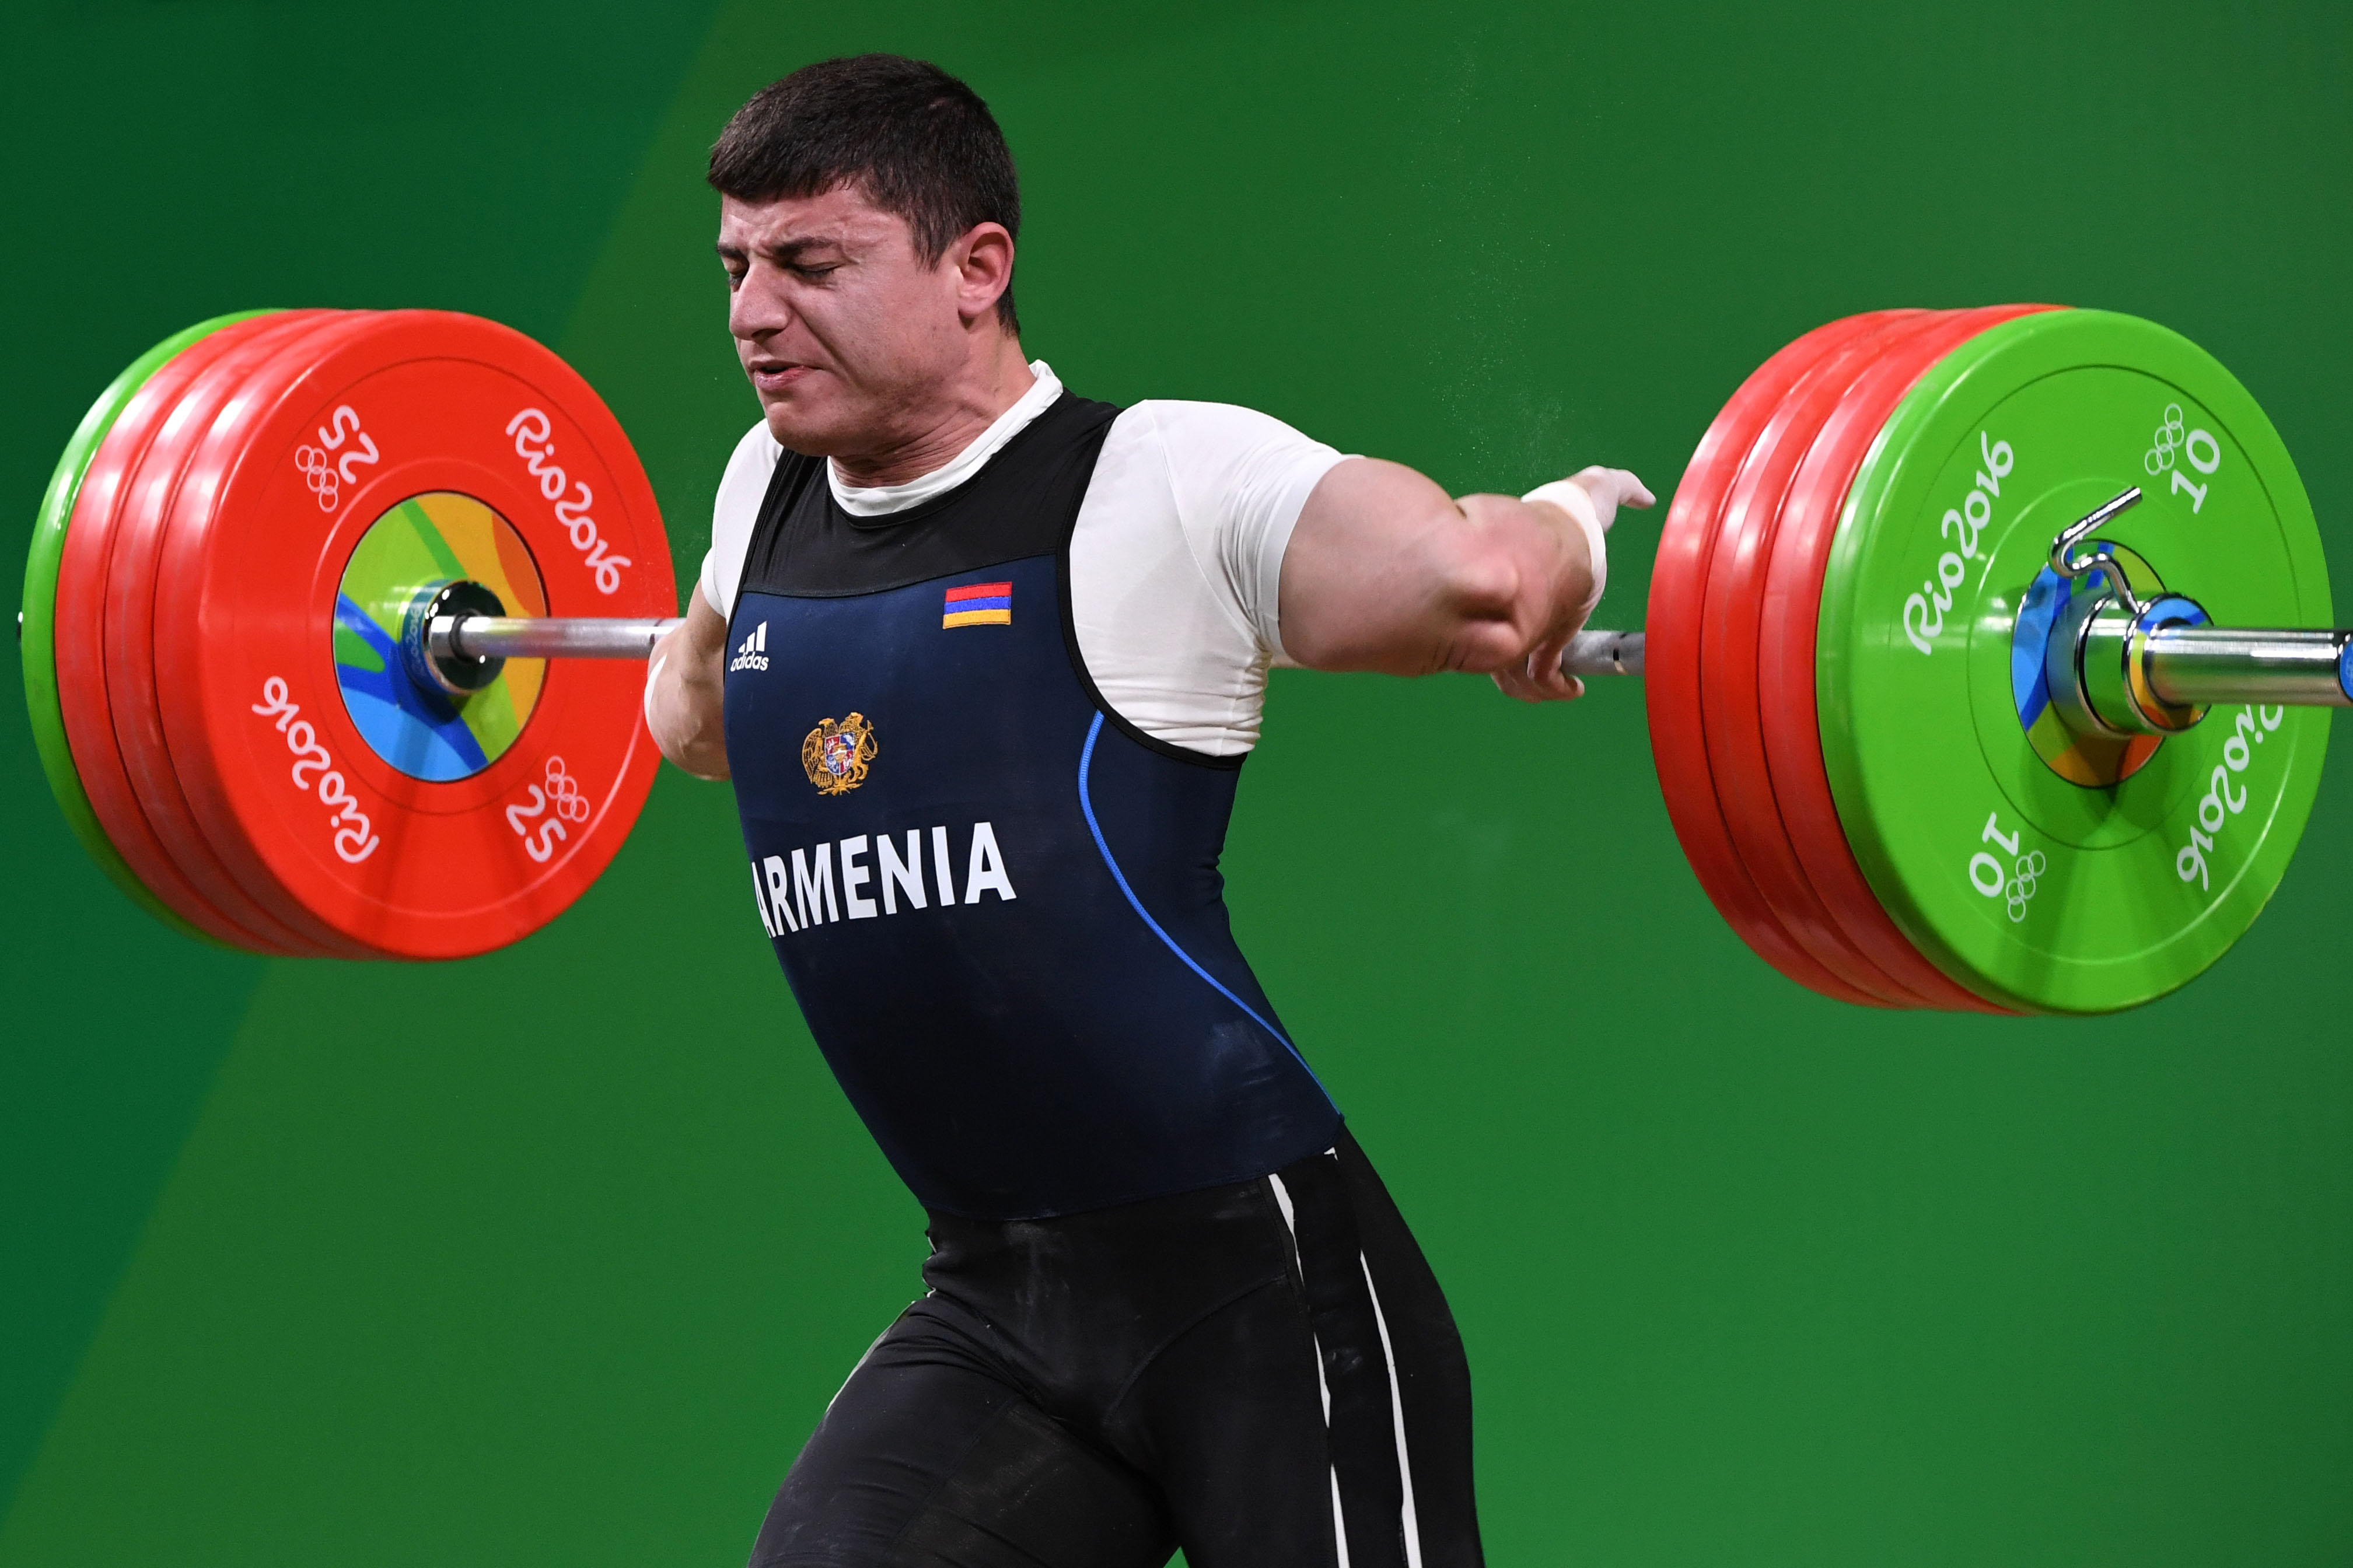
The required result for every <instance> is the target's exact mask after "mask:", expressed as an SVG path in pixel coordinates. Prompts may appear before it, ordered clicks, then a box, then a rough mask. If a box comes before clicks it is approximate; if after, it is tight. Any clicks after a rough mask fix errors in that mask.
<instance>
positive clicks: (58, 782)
mask: <svg viewBox="0 0 2353 1568" xmlns="http://www.w3.org/2000/svg"><path fill="white" fill-rule="evenodd" d="M266 313H267V312H264V311H260V310H240V311H238V312H237V313H236V314H234V315H227V316H215V317H214V318H212V320H210V321H199V322H197V323H196V324H195V326H193V327H190V328H188V329H187V330H185V331H179V332H174V333H173V334H172V335H171V336H170V337H168V338H165V339H164V341H163V342H160V343H157V344H156V345H155V346H154V347H153V348H152V349H149V350H148V351H147V352H146V353H143V354H141V355H140V356H139V357H138V358H137V359H135V360H133V361H132V362H131V365H130V367H129V368H128V369H126V370H124V371H123V373H122V374H121V375H118V376H116V377H115V378H114V380H113V382H112V383H111V384H110V385H109V386H108V387H107V389H106V390H105V391H104V392H102V393H100V394H99V397H98V401H97V402H95V403H93V404H91V405H90V412H89V413H87V414H85V415H83V416H82V417H81V423H80V424H79V425H78V426H75V428H74V433H73V437H72V438H71V439H70V440H69V441H68V442H67V443H66V449H65V452H64V455H63V456H61V457H59V458H58V466H57V468H56V470H55V471H54V472H53V473H51V474H50V476H49V483H48V488H47V489H45V490H44V491H42V493H41V506H40V510H39V511H38V513H37V514H36V516H35V518H34V521H33V542H32V548H31V549H30V550H29V551H28V552H26V561H25V592H24V600H23V607H22V612H21V616H20V618H19V620H18V622H17V632H16V635H17V639H18V642H19V643H20V645H21V654H22V659H23V663H24V668H25V706H26V710H27V711H28V712H29V714H30V715H31V719H32V728H33V744H34V747H35V749H36V750H37V751H38V752H39V753H40V758H41V771H42V772H43V773H46V774H47V776H48V781H49V791H50V793H51V794H52V795H56V796H57V799H58V808H59V809H60V810H62V811H63V812H64V813H65V816H66V821H67V823H68V824H69V825H70V826H72V828H73V832H74V837H76V838H79V840H81V845H82V847H83V848H85V849H87V850H89V851H90V858H91V859H93V860H95V861H97V862H98V864H99V868H100V869H101V870H103V871H104V872H105V873H106V874H107V876H108V878H109V879H111V880H112V881H113V882H114V884H115V886H117V887H119V888H121V889H122V890H123V892H125V893H126V894H128V895H129V896H130V897H131V898H132V900H133V901H134V902H136V903H137V904H138V905H139V906H140V907H141V908H142V909H143V910H147V912H148V913H150V914H152V915H153V916H154V917H155V918H156V919H157V920H160V921H163V922H164V924H166V925H168V926H170V927H172V928H173V929H174V930H175V931H183V932H185V933H186V934H187V935H189V936H193V937H195V938H197V939H198V940H200V941H203V942H214V939H213V938H212V937H210V936H208V935H206V933H205V932H203V931H198V930H197V929H196V928H195V926H192V925H190V924H189V923H188V922H187V921H185V920H183V919H181V918H180V916H179V915H178V914H176V913H174V911H173V910H171V909H170V908H168V907H167V906H165V904H164V901H163V900H160V899H158V898H156V897H155V895H154V894H153V893H152V892H150V891H149V890H148V889H147V887H146V885H145V884H144V883H142V881H140V879H138V877H137V876H135V875H134V874H132V869H131V868H130V867H129V866H127V865H125V864H124V863H123V859H122V857H121V854H120V853H118V852H117V851H116V849H115V847H114V845H113V844H112V842H111V841H110V840H109V839H108V838H107V837H106V831H105V829H104V828H102V827H100V826H99V822H98V816H97V814H96V813H95V812H93V811H92V810H91V809H90V797H89V795H87V794H85V793H84V792H83V790H82V785H81V779H80V776H79V774H77V773H75V771H74V762H73V749H72V748H71V747H70V746H69V744H68V743H67V742H66V728H65V718H64V715H63V714H62V712H61V711H60V710H59V709H58V679H57V657H56V656H57V650H56V645H55V642H54V635H55V623H54V611H55V608H56V605H57V595H58V555H59V554H60V552H63V550H64V549H65V542H66V526H67V524H68V523H69V521H71V520H72V518H73V506H74V497H75V496H76V495H77V494H78V493H79V491H80V489H81V480H82V475H83V474H85V473H87V472H88V471H89V469H90V459H91V458H94V457H96V456H97V455H98V448H99V444H100V442H102V441H104V440H105V439H106V433H107V432H108V431H109V430H111V429H112V428H114V421H115V418H116V416H119V415H120V414H121V412H122V408H123V405H125V404H127V403H129V402H130V401H131V397H132V394H133V393H135V392H137V391H138V390H139V388H140V387H141V386H142V385H144V384H146V381H147V378H148V377H150V376H152V375H153V374H155V372H156V371H157V370H159V369H161V368H162V367H163V366H164V364H165V363H169V362H170V360H171V359H172V358H173V356H174V355H175V354H177V353H179V352H180V351H181V350H183V349H185V348H186V347H187V346H188V345H189V344H191V343H193V342H197V341H198V340H199V339H202V338H205V337H207V336H209V335H210V334H212V333H214V332H216V331H219V330H220V329H221V328H223V327H226V326H227V325H229V324H230V323H231V322H233V321H245V320H247V319H248V318H249V317H252V316H258V315H263V314H266ZM214 945H216V946H217V945H220V944H219V943H217V942H214Z"/></svg>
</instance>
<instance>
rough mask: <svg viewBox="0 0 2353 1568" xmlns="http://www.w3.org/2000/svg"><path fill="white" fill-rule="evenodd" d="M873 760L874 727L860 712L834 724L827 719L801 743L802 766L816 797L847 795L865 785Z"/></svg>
mask: <svg viewBox="0 0 2353 1568" xmlns="http://www.w3.org/2000/svg"><path fill="white" fill-rule="evenodd" d="M873 760H874V726H873V725H871V724H869V723H868V722H867V721H866V715H864V714H863V713H852V714H851V715H850V716H849V718H847V719H844V720H843V721H841V722H840V723H839V724H837V723H835V722H834V721H832V720H830V719H828V720H826V721H824V722H823V723H821V724H819V725H818V727H817V728H816V729H814V730H811V731H809V732H808V738H807V740H805V741H803V742H801V766H802V768H803V769H804V770H806V771H807V773H808V777H809V783H811V784H815V785H817V792H818V794H819V795H848V794H849V792H850V791H851V790H854V789H856V788H857V787H858V786H859V785H860V784H864V783H865V782H866V767H867V764H868V763H871V762H872V761H873Z"/></svg>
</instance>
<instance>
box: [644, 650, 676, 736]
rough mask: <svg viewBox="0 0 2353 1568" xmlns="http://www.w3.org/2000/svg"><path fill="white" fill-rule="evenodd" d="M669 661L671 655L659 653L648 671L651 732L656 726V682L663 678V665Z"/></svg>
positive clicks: (647, 717) (647, 724) (647, 685)
mask: <svg viewBox="0 0 2353 1568" xmlns="http://www.w3.org/2000/svg"><path fill="white" fill-rule="evenodd" d="M669 662H670V655H668V654H666V653H665V654H657V655H656V656H655V657H654V667H653V668H651V669H649V670H648V671H646V696H645V710H646V731H647V732H648V733H649V734H650V733H651V732H652V731H653V727H654V682H655V681H657V680H659V679H661V672H662V666H663V665H665V664H668V663H669Z"/></svg>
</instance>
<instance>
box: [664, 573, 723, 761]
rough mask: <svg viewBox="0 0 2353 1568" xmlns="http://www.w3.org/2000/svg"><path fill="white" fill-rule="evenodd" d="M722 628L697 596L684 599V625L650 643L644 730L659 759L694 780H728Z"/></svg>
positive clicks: (696, 592)
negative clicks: (692, 777) (656, 747)
mask: <svg viewBox="0 0 2353 1568" xmlns="http://www.w3.org/2000/svg"><path fill="white" fill-rule="evenodd" d="M726 656H727V623H726V622H725V621H723V620H721V619H720V618H719V612H718V611H716V610H714V609H712V607H711V605H710V603H709V602H708V601H707V600H705V599H704V598H703V596H702V587H701V585H700V584H698V585H697V586H696V587H695V590H694V591H693V592H692V593H691V594H690V595H687V606H686V622H685V624H684V625H683V626H675V627H673V628H671V630H670V632H669V634H668V635H666V636H665V637H663V638H662V639H661V641H659V642H658V643H656V644H654V658H653V668H652V670H651V672H650V673H649V674H648V675H647V677H646V728H647V729H648V730H650V731H653V737H654V744H655V745H657V746H659V747H660V748H661V754H662V755H663V756H665V757H668V758H669V759H670V761H671V762H673V763H677V764H678V765H679V766H680V767H681V768H684V769H685V770H686V771H687V772H688V773H692V774H693V775H694V776H695V777H696V778H699V779H713V780H716V779H723V778H725V777H726V776H727V729H726V724H725V721H724V719H723V714H722V710H721V701H722V699H723V694H724V692H725V690H726V675H727V671H726Z"/></svg>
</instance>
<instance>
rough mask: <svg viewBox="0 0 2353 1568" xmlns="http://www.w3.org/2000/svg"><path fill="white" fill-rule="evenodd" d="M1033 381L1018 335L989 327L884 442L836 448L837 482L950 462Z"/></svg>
mask: <svg viewBox="0 0 2353 1568" xmlns="http://www.w3.org/2000/svg"><path fill="white" fill-rule="evenodd" d="M1036 384H1038V378H1037V376H1036V375H1034V374H1031V373H1030V370H1029V361H1028V360H1026V359H1024V358H1023V357H1022V355H1021V340H1020V339H1018V338H1016V337H1013V336H1011V335H1010V334H1008V333H1004V332H992V333H990V334H989V343H988V346H987V347H986V348H982V347H979V346H977V345H976V352H975V353H973V355H972V357H971V358H970V359H968V360H967V361H966V362H965V366H964V368H963V369H962V370H961V371H960V372H959V374H957V375H956V376H955V379H954V380H953V381H951V382H950V383H948V384H946V385H945V386H944V387H942V388H940V389H939V391H938V392H937V394H936V395H934V397H932V398H930V399H927V400H926V401H925V402H924V403H923V404H922V405H918V406H915V407H911V408H910V409H908V410H907V418H906V419H905V421H904V422H903V423H902V425H901V426H900V427H899V428H898V429H897V430H894V431H893V432H892V439H891V441H890V443H889V445H887V446H883V447H875V448H873V449H871V450H869V451H864V452H855V453H852V452H837V453H835V454H834V457H833V467H834V471H835V472H836V473H838V474H839V475H840V476H841V482H842V483H843V484H845V485H849V486H851V487H852V488H854V489H871V488H873V487H874V486H877V485H903V484H905V483H906V482H907V481H908V480H910V479H921V478H923V476H924V475H925V474H928V473H930V472H931V471H932V470H934V468H945V467H946V466H947V465H948V464H950V463H952V462H954V461H955V457H956V454H957V453H959V452H961V451H963V450H964V449H965V447H969V446H971V445H972V444H973V443H974V442H975V441H976V440H978V439H979V438H980V437H981V435H982V434H983V433H984V432H985V431H987V428H988V427H989V426H991V425H994V424H996V423H997V416H999V415H1001V414H1003V413H1004V412H1005V411H1006V410H1007V409H1008V408H1010V407H1012V406H1013V405H1015V404H1017V403H1018V402H1020V401H1021V395H1022V394H1024V393H1026V392H1028V391H1029V389H1030V388H1031V387H1032V386H1035V385H1036Z"/></svg>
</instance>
